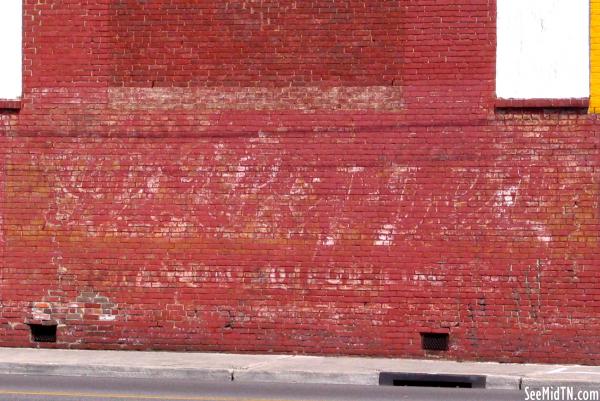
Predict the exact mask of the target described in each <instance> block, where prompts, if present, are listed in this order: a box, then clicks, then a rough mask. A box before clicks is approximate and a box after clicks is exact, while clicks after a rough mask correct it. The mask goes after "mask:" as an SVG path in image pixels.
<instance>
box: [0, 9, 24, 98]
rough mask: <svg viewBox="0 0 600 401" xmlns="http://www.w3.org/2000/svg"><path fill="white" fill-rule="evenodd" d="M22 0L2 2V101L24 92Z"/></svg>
mask: <svg viewBox="0 0 600 401" xmlns="http://www.w3.org/2000/svg"><path fill="white" fill-rule="evenodd" d="M22 13H23V6H22V0H0V99H20V98H21V92H22V85H23V84H22V68H23V66H22V65H23V61H22V41H23V40H22V24H23V14H22Z"/></svg>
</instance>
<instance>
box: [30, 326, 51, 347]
mask: <svg viewBox="0 0 600 401" xmlns="http://www.w3.org/2000/svg"><path fill="white" fill-rule="evenodd" d="M29 329H30V330H31V339H32V340H33V341H34V342H36V343H55V342H56V325H55V324H52V325H45V324H30V325H29Z"/></svg>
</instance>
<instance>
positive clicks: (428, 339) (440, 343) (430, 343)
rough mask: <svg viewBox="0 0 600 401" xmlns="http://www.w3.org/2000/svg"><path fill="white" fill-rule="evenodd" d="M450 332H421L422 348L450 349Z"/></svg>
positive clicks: (434, 349) (432, 349) (431, 349)
mask: <svg viewBox="0 0 600 401" xmlns="http://www.w3.org/2000/svg"><path fill="white" fill-rule="evenodd" d="M449 343H450V335H449V334H448V333H421V348H423V349H424V350H425V351H448V344H449Z"/></svg>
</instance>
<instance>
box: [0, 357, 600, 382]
mask: <svg viewBox="0 0 600 401" xmlns="http://www.w3.org/2000/svg"><path fill="white" fill-rule="evenodd" d="M380 372H394V373H426V374H460V375H482V376H486V388H492V389H523V388H525V387H526V386H529V387H539V386H558V385H566V386H575V387H576V388H593V389H598V390H600V367H598V366H578V365H538V364H506V363H503V364H500V363H488V362H451V361H439V360H435V361H434V360H414V359H384V358H354V357H319V356H286V355H247V354H243V355H240V354H215V353H193V352H186V353H183V352H181V353H180V352H136V351H78V350H50V349H26V348H0V374H22V375H61V376H97V377H138V378H152V377H162V378H182V379H190V378H195V379H198V380H204V381H232V380H235V381H241V382H286V383H325V384H362V385H378V384H379V373H380Z"/></svg>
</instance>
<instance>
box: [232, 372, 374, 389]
mask: <svg viewBox="0 0 600 401" xmlns="http://www.w3.org/2000/svg"><path fill="white" fill-rule="evenodd" d="M233 378H234V381H240V382H246V383H247V382H272V383H312V384H357V385H363V386H378V385H379V372H372V373H351V374H348V373H333V372H310V371H301V370H298V371H283V372H275V371H268V370H247V369H236V370H234V372H233Z"/></svg>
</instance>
